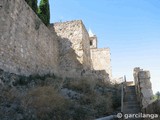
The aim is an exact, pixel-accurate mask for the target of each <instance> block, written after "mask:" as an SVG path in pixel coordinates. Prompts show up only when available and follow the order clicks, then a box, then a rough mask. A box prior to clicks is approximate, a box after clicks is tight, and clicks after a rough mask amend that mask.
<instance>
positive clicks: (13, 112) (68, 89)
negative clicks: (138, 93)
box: [0, 70, 120, 120]
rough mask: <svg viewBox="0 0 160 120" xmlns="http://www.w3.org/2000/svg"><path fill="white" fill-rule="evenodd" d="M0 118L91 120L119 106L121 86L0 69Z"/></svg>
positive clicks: (9, 119)
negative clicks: (12, 72) (29, 74)
mask: <svg viewBox="0 0 160 120" xmlns="http://www.w3.org/2000/svg"><path fill="white" fill-rule="evenodd" d="M0 92H1V94H0V120H49V119H52V120H92V119H95V118H97V117H102V116H105V115H109V114H113V111H115V110H116V109H117V108H118V107H119V106H120V87H119V85H117V84H115V85H112V84H111V83H109V82H108V83H104V82H102V81H98V80H91V79H90V78H82V79H77V80H76V79H72V78H61V77H57V76H55V75H45V76H39V75H34V76H33V75H32V76H29V77H25V76H20V75H15V74H11V73H8V72H4V71H3V70H0Z"/></svg>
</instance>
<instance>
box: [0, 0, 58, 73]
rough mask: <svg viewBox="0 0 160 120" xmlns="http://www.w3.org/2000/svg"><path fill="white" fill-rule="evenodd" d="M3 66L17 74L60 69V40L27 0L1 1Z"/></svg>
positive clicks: (1, 52) (0, 42) (0, 43)
mask: <svg viewBox="0 0 160 120" xmlns="http://www.w3.org/2000/svg"><path fill="white" fill-rule="evenodd" d="M0 26H1V27H0V68H2V69H3V70H5V71H8V72H11V73H16V74H24V75H30V74H37V73H38V74H48V73H57V72H58V65H59V63H58V56H59V53H58V49H59V47H58V41H57V39H56V34H53V32H51V31H50V30H49V29H48V28H47V27H46V26H45V25H44V24H43V23H42V22H41V20H40V19H39V18H38V17H37V15H36V14H35V13H34V12H33V10H32V9H31V8H30V7H29V6H28V4H27V3H26V2H25V1H24V0H1V1H0Z"/></svg>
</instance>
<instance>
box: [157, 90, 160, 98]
mask: <svg viewBox="0 0 160 120" xmlns="http://www.w3.org/2000/svg"><path fill="white" fill-rule="evenodd" d="M156 95H157V99H159V98H160V92H159V91H158V92H157V93H156Z"/></svg>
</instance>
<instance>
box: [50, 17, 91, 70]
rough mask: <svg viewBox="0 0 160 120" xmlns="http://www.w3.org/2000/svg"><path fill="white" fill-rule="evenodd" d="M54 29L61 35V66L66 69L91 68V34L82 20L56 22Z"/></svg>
mask: <svg viewBox="0 0 160 120" xmlns="http://www.w3.org/2000/svg"><path fill="white" fill-rule="evenodd" d="M54 29H55V31H56V33H57V35H58V36H59V44H60V67H61V68H62V69H66V70H71V69H75V70H76V69H82V67H83V68H84V69H90V68H91V58H90V46H89V35H88V32H87V31H86V29H85V27H84V25H83V23H82V21H81V20H77V21H69V22H63V23H62V22H60V23H54ZM51 30H53V28H51Z"/></svg>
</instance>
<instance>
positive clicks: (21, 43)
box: [0, 0, 111, 80]
mask: <svg viewBox="0 0 160 120" xmlns="http://www.w3.org/2000/svg"><path fill="white" fill-rule="evenodd" d="M0 6H1V7H0V15H1V17H0V26H1V28H0V68H1V69H3V70H5V71H8V72H11V73H16V74H23V75H30V74H41V75H42V74H48V73H55V74H60V75H62V76H63V75H64V74H66V75H68V76H70V77H73V76H75V77H78V76H79V77H81V76H90V77H91V76H92V77H96V78H105V79H106V80H108V79H109V78H108V73H109V74H111V73H110V72H108V71H107V69H108V68H110V52H109V49H101V50H98V49H97V48H96V49H95V48H92V47H91V41H92V42H94V44H97V39H96V41H95V38H94V37H93V36H90V35H89V34H88V32H87V30H86V28H85V26H84V25H83V23H82V21H81V20H75V21H69V22H60V23H54V24H51V25H50V26H49V27H48V28H47V27H46V26H45V25H44V24H43V23H42V22H41V20H40V19H39V18H38V17H37V15H36V14H35V13H34V12H33V11H32V9H31V8H30V7H29V6H28V5H27V3H26V2H25V1H24V0H12V1H6V0H1V1H0ZM92 49H94V50H92ZM92 51H93V54H92ZM100 51H101V52H100ZM97 54H98V58H96V56H97ZM91 56H92V57H91ZM94 60H95V61H96V62H94ZM97 60H98V61H99V62H98V61H97ZM102 64H103V66H102ZM106 65H108V66H106ZM96 66H98V67H96ZM104 66H105V67H104ZM106 68H107V69H106ZM68 73H70V74H68Z"/></svg>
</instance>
